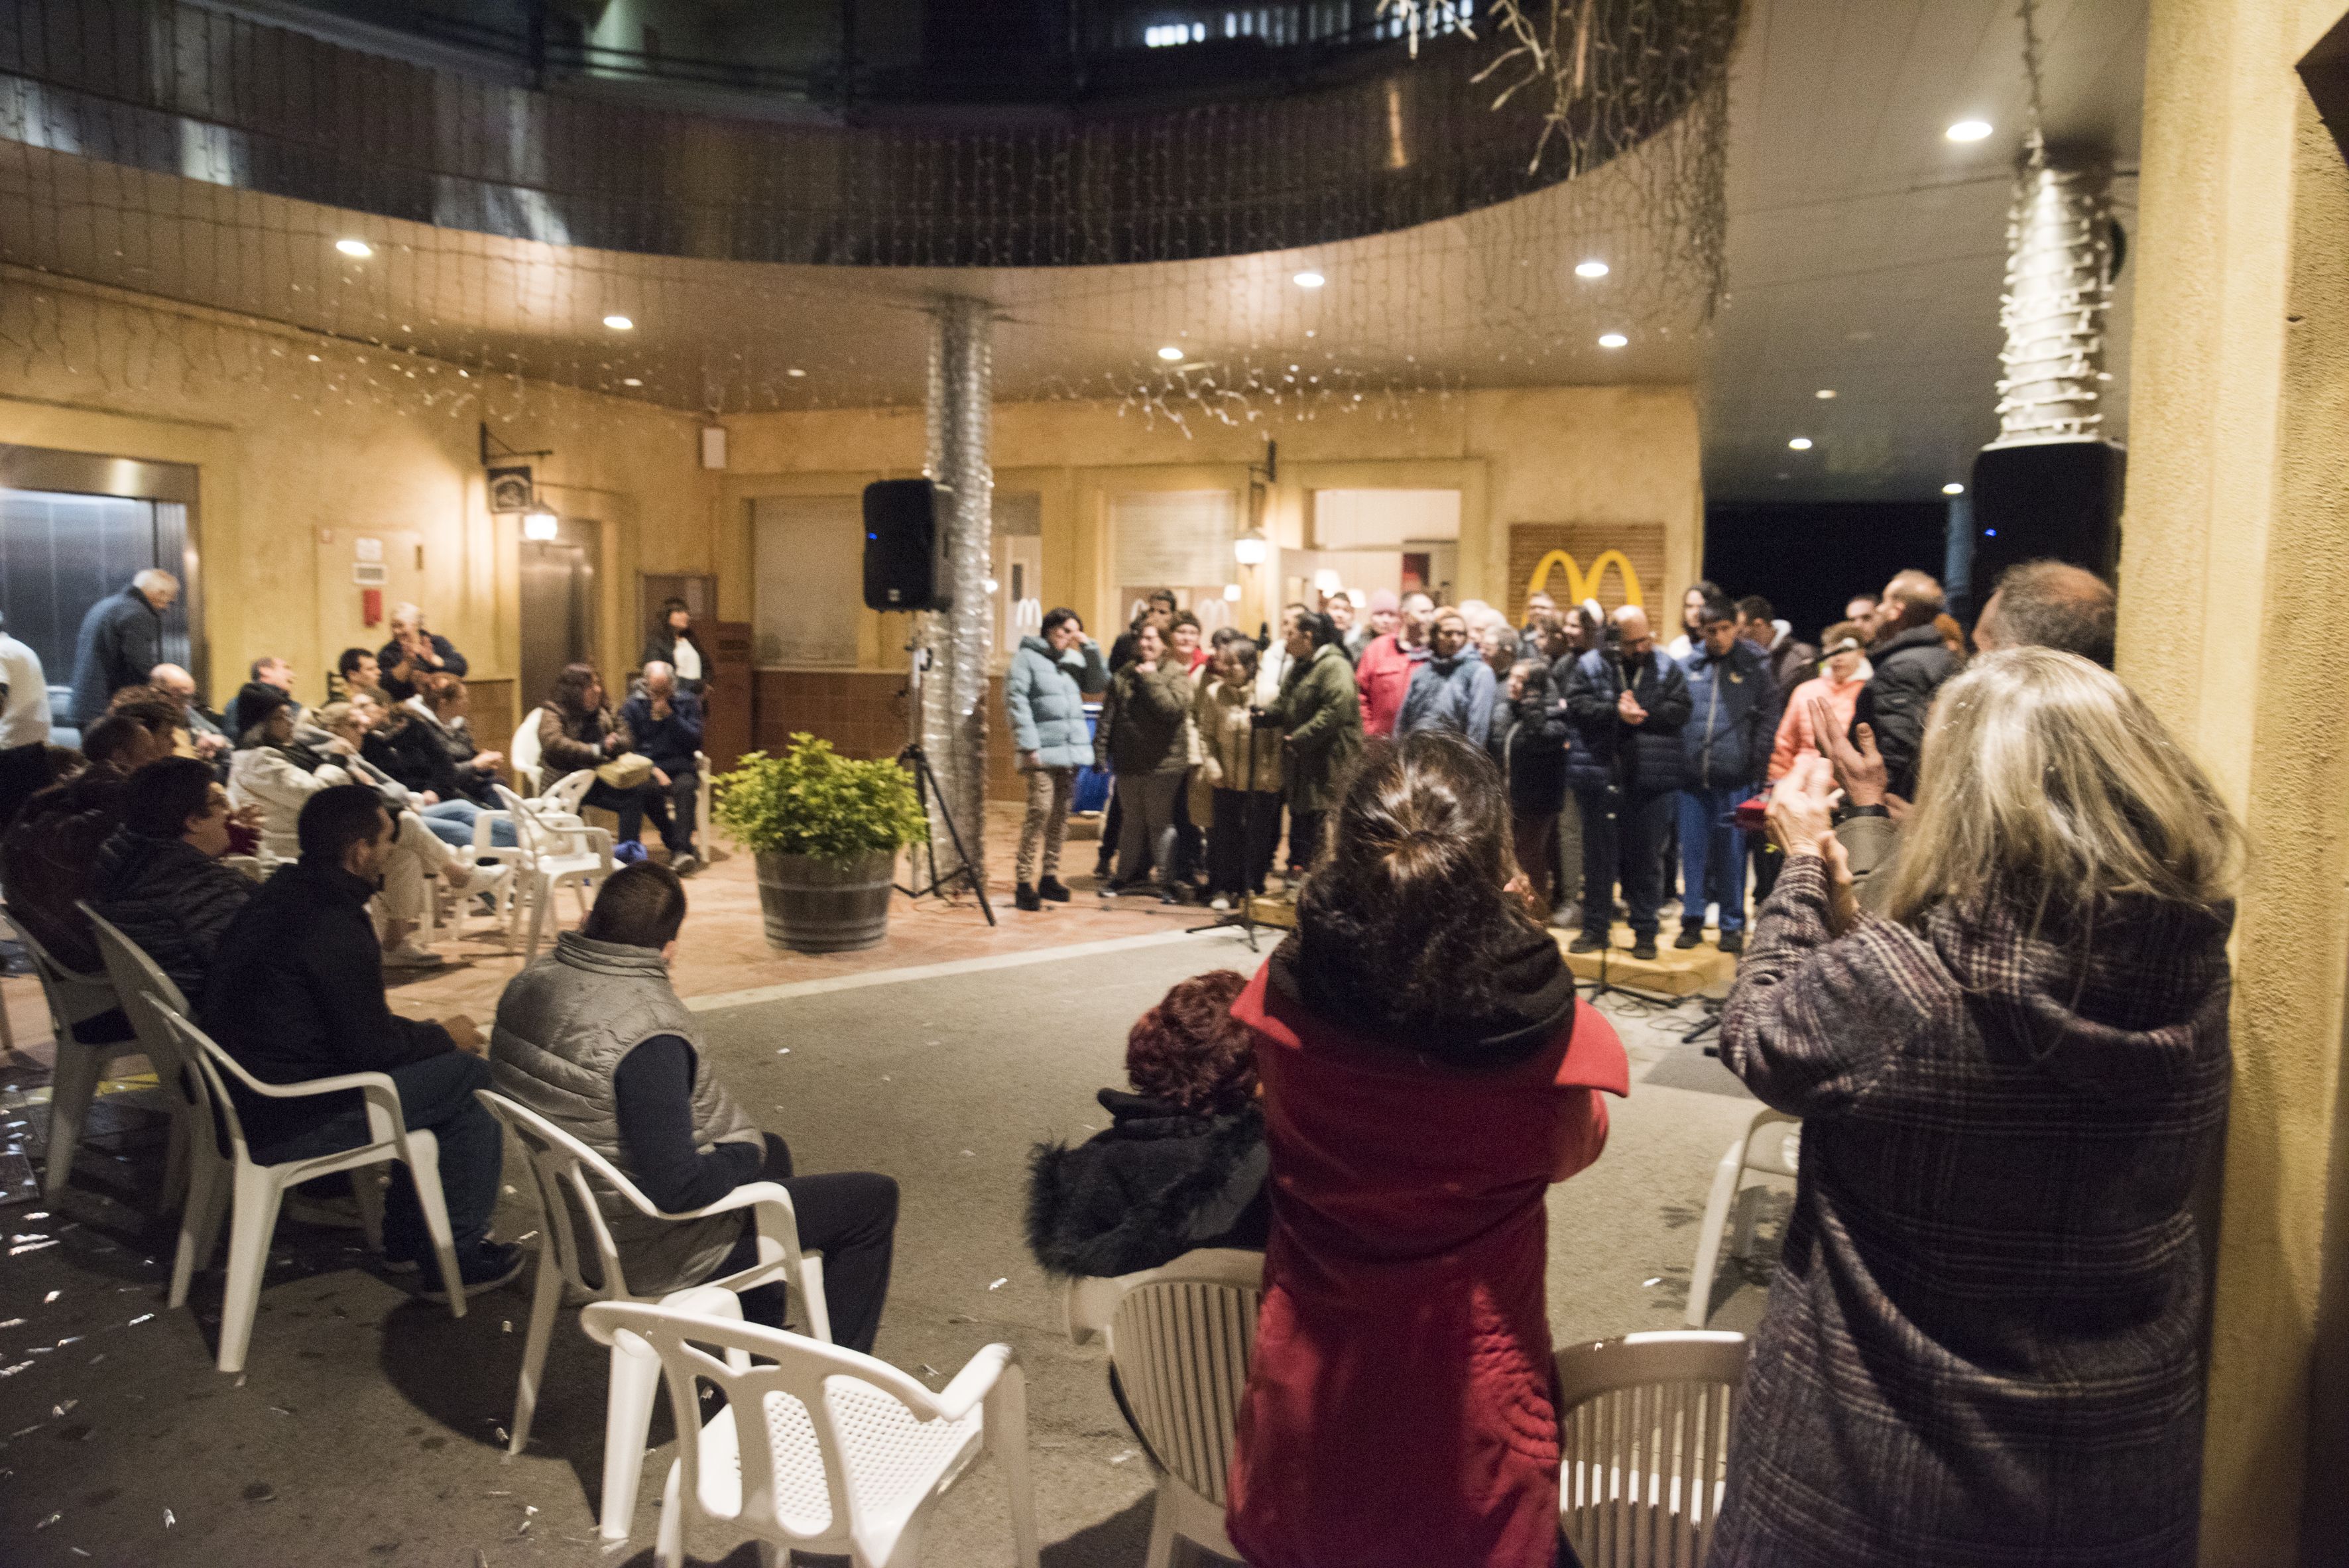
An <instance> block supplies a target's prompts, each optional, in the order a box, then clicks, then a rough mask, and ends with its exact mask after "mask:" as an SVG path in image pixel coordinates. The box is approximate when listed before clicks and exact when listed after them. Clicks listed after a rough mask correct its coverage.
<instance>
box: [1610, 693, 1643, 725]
mask: <svg viewBox="0 0 2349 1568" xmlns="http://www.w3.org/2000/svg"><path fill="white" fill-rule="evenodd" d="M1615 711H1616V712H1617V713H1618V714H1619V715H1621V716H1622V719H1623V722H1624V723H1626V724H1645V723H1647V722H1648V710H1647V709H1646V708H1644V707H1640V699H1639V698H1638V697H1636V696H1632V695H1631V694H1630V692H1629V691H1625V692H1623V693H1621V694H1619V696H1617V697H1616V698H1615Z"/></svg>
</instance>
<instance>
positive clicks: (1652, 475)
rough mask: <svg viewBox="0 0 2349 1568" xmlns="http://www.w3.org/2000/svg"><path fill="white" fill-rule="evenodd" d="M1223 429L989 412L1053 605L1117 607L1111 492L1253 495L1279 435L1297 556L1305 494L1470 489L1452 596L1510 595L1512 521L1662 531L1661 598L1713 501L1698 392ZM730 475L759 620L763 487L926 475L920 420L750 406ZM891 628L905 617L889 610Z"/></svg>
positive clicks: (739, 596) (733, 524)
mask: <svg viewBox="0 0 2349 1568" xmlns="http://www.w3.org/2000/svg"><path fill="white" fill-rule="evenodd" d="M1278 414H1279V411H1278V410H1268V418H1266V419H1262V420H1258V421H1257V422H1255V423H1253V424H1248V425H1244V426H1239V427H1227V426H1225V425H1222V424H1207V423H1204V422H1201V423H1197V424H1195V425H1194V427H1193V429H1192V433H1191V435H1190V436H1189V437H1187V438H1186V437H1185V435H1183V434H1182V433H1181V432H1179V431H1177V430H1174V429H1173V428H1171V427H1169V426H1167V425H1166V424H1165V423H1164V422H1163V421H1162V422H1160V423H1159V424H1157V425H1155V426H1152V425H1148V424H1145V423H1144V422H1143V419H1142V418H1141V417H1140V416H1138V415H1133V414H1124V415H1121V414H1120V413H1119V412H1118V410H1117V408H1116V407H1114V406H1112V405H1108V404H1101V403H1073V402H1070V403H1059V402H1054V403H1025V404H1002V405H999V406H998V407H997V408H996V410H995V449H994V457H995V482H996V486H997V488H998V489H999V490H1032V491H1034V492H1036V493H1037V494H1038V495H1039V496H1040V497H1041V504H1042V514H1043V531H1044V583H1043V594H1042V596H1043V597H1044V598H1045V599H1046V600H1048V601H1057V602H1061V603H1067V604H1069V605H1071V607H1073V608H1074V609H1076V610H1077V611H1078V613H1079V614H1081V615H1083V616H1084V617H1085V620H1086V622H1087V624H1089V625H1091V626H1092V627H1094V629H1095V630H1097V631H1098V630H1102V628H1103V627H1104V626H1105V625H1106V624H1107V621H1108V618H1109V617H1110V616H1112V614H1114V613H1115V610H1116V606H1114V605H1113V604H1112V603H1111V598H1112V594H1113V593H1114V592H1115V590H1116V589H1117V587H1118V586H1119V584H1116V583H1112V582H1111V581H1110V580H1109V579H1110V572H1111V562H1110V559H1109V552H1108V548H1107V546H1108V539H1107V533H1108V528H1107V518H1108V507H1109V500H1110V498H1111V497H1112V495H1116V494H1119V493H1123V492H1131V491H1136V490H1192V489H1203V488H1213V489H1223V490H1239V491H1242V492H1245V491H1246V490H1247V484H1248V472H1247V470H1248V466H1249V465H1250V464H1251V463H1260V462H1261V461H1262V460H1263V457H1264V441H1265V438H1267V437H1268V436H1269V437H1271V438H1275V439H1277V440H1278V442H1279V444H1280V465H1279V466H1280V478H1279V481H1278V483H1277V484H1275V485H1274V486H1272V487H1271V490H1269V492H1268V495H1267V498H1266V525H1267V530H1268V532H1269V533H1270V535H1271V537H1272V539H1273V541H1274V542H1275V543H1276V544H1277V545H1278V546H1281V547H1285V548H1289V549H1296V548H1302V547H1304V546H1305V545H1306V544H1307V542H1308V541H1307V539H1306V537H1305V526H1306V522H1305V511H1306V506H1307V498H1308V496H1309V492H1310V491H1311V490H1315V489H1319V488H1330V487H1336V486H1366V487H1404V488H1413V487H1420V486H1427V487H1440V488H1446V489H1450V488H1457V489H1458V490H1461V492H1462V514H1461V541H1460V543H1461V550H1460V580H1459V582H1458V583H1456V584H1455V590H1456V594H1457V596H1459V597H1463V598H1485V599H1489V600H1491V601H1493V602H1495V603H1502V602H1505V601H1506V597H1507V584H1506V581H1505V577H1506V570H1507V565H1508V526H1509V524H1510V523H1512V522H1568V521H1595V522H1609V521H1620V522H1661V523H1662V524H1663V525H1664V527H1665V531H1666V533H1665V537H1666V548H1665V556H1666V574H1667V576H1668V577H1669V578H1670V579H1671V581H1670V583H1664V584H1656V583H1650V584H1647V585H1646V587H1647V590H1648V593H1649V596H1650V599H1651V603H1652V602H1655V601H1656V600H1659V599H1662V598H1666V597H1669V596H1670V595H1671V594H1672V593H1677V592H1678V591H1679V589H1680V588H1681V587H1682V586H1683V585H1685V584H1686V583H1688V582H1690V581H1691V580H1692V578H1694V576H1695V575H1696V571H1697V565H1698V562H1699V557H1700V553H1701V550H1702V542H1701V541H1702V521H1703V510H1704V501H1703V492H1702V481H1701V479H1700V473H1699V464H1698V450H1697V419H1696V406H1695V400H1694V397H1693V396H1692V394H1691V392H1690V391H1689V390H1688V389H1687V388H1685V387H1537V388H1529V389H1525V390H1517V391H1479V392H1466V393H1454V394H1451V395H1449V396H1442V397H1439V396H1435V395H1432V394H1431V395H1425V396H1422V397H1414V398H1409V399H1405V400H1404V402H1403V404H1402V415H1401V417H1394V416H1389V417H1386V418H1371V417H1368V416H1343V415H1340V416H1336V417H1331V416H1329V415H1321V416H1319V417H1316V418H1310V419H1295V420H1292V419H1286V418H1278V417H1277V416H1278ZM726 424H727V426H728V427H729V428H730V432H731V436H730V443H729V448H730V449H729V453H728V457H729V471H728V472H727V473H726V474H725V475H724V477H723V483H722V484H721V485H720V486H719V496H718V500H717V503H716V508H715V512H716V548H717V552H718V561H719V606H720V610H721V613H722V614H725V615H726V616H728V617H730V618H738V619H747V618H749V616H750V581H751V573H750V564H751V563H750V500H751V499H752V498H754V497H757V496H761V495H784V494H829V495H846V494H852V493H854V492H855V491H856V490H859V489H861V488H862V487H863V486H864V484H865V483H866V482H867V481H868V480H875V479H881V478H885V477H889V476H893V475H895V476H902V475H905V474H910V473H915V472H918V471H919V469H920V468H921V464H922V451H923V428H924V427H923V420H922V415H921V413H920V411H919V410H914V409H902V410H897V409H862V410H848V411H840V412H818V413H807V414H750V415H741V416H737V417H731V418H728V419H727V420H726ZM1235 572H1236V573H1237V576H1238V578H1239V580H1240V582H1241V585H1242V588H1243V590H1244V597H1243V598H1242V600H1241V603H1240V614H1239V617H1238V619H1239V622H1240V624H1244V625H1245V624H1253V623H1254V622H1255V621H1256V620H1257V619H1258V618H1260V617H1262V616H1264V615H1265V614H1267V600H1268V596H1271V595H1274V594H1277V593H1278V586H1279V561H1278V554H1277V553H1276V556H1275V559H1273V560H1272V561H1270V562H1267V563H1266V565H1264V566H1263V567H1260V568H1257V569H1254V570H1252V571H1240V570H1239V569H1237V568H1235ZM885 619H887V620H889V621H890V622H892V623H894V622H895V621H896V620H897V619H898V618H896V617H887V618H885V617H882V616H878V615H867V616H866V617H865V618H864V631H863V634H862V635H861V638H860V647H859V659H858V662H859V664H860V665H863V666H864V667H866V668H891V667H895V664H896V662H897V659H898V654H897V652H896V650H897V648H898V646H899V645H901V644H902V643H903V642H904V640H905V638H904V633H903V630H902V628H901V627H900V626H898V625H896V624H889V625H884V624H883V622H884V620H885Z"/></svg>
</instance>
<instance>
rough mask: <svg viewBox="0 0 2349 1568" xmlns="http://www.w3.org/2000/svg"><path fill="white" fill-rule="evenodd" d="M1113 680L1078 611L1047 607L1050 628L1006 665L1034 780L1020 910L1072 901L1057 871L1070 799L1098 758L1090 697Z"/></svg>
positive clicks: (1009, 698) (1018, 743)
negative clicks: (1039, 862) (1089, 721)
mask: <svg viewBox="0 0 2349 1568" xmlns="http://www.w3.org/2000/svg"><path fill="white" fill-rule="evenodd" d="M1108 686H1109V669H1108V667H1107V666H1106V665H1103V664H1102V651H1101V645H1099V644H1098V643H1095V642H1094V641H1093V640H1092V638H1091V637H1088V636H1086V635H1085V625H1084V623H1083V622H1082V621H1080V620H1079V619H1077V613H1076V612H1075V611H1074V610H1068V609H1060V610H1051V611H1048V612H1046V614H1045V616H1044V634H1043V635H1042V636H1040V637H1022V638H1020V639H1019V652H1018V653H1016V654H1014V655H1011V667H1010V668H1009V670H1007V671H1005V672H1004V676H1003V702H1004V706H1005V707H1008V708H1009V709H1010V712H1011V747H1012V750H1013V751H1014V752H1016V753H1017V754H1018V757H1019V771H1020V772H1021V773H1023V774H1025V775H1027V779H1028V816H1027V819H1026V820H1024V821H1023V822H1021V823H1020V825H1019V889H1018V891H1017V892H1016V894H1015V902H1016V903H1018V904H1019V907H1020V908H1021V909H1026V910H1036V909H1041V908H1042V907H1043V901H1044V900H1046V899H1048V898H1049V899H1050V900H1052V901H1053V902H1054V903H1068V902H1069V890H1068V889H1067V888H1065V887H1063V886H1061V879H1060V878H1059V877H1058V876H1056V875H1054V874H1053V873H1055V872H1058V871H1059V870H1060V869H1061V839H1062V837H1063V836H1064V835H1065V834H1066V833H1067V831H1068V827H1069V798H1070V796H1071V795H1072V794H1073V793H1075V791H1076V784H1077V769H1080V768H1081V767H1083V766H1084V765H1085V764H1086V763H1089V762H1091V761H1092V759H1093V738H1092V731H1091V730H1090V729H1088V728H1087V727H1086V725H1085V696H1086V694H1087V693H1093V692H1100V691H1102V690H1104V689H1106V688H1107V687H1108ZM1039 845H1041V846H1042V848H1043V851H1044V866H1043V872H1044V874H1043V879H1042V881H1041V882H1038V881H1037V880H1036V869H1037V868H1036V851H1037V848H1038V846H1039Z"/></svg>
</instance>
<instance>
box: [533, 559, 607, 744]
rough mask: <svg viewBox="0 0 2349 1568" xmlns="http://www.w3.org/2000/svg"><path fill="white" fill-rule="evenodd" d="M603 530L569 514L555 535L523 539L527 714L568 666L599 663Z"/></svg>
mask: <svg viewBox="0 0 2349 1568" xmlns="http://www.w3.org/2000/svg"><path fill="white" fill-rule="evenodd" d="M600 533H601V530H600V529H599V527H598V526H597V525H596V524H595V523H594V522H592V521H586V520H584V519H579V518H569V517H566V518H564V520H563V522H562V527H561V531H560V532H559V533H557V535H556V536H555V537H554V539H551V540H535V539H526V540H523V543H522V691H521V692H520V694H519V701H518V704H517V707H519V709H520V711H521V712H523V713H528V712H529V711H530V710H531V709H532V708H533V707H536V706H537V705H538V704H539V703H541V702H543V701H545V700H546V694H547V693H548V692H550V691H552V690H554V677H555V676H559V675H561V674H562V673H563V666H564V665H568V664H576V663H581V662H585V663H587V664H595V647H596V641H595V603H596V574H597V573H598V571H599V570H600V568H601V566H602V562H601V559H600V557H601V555H602V550H601V548H600V539H599V535H600ZM608 679H609V677H608V676H607V677H606V680H607V683H608ZM607 689H608V686H607Z"/></svg>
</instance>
